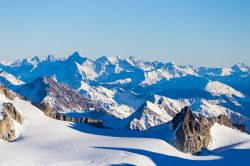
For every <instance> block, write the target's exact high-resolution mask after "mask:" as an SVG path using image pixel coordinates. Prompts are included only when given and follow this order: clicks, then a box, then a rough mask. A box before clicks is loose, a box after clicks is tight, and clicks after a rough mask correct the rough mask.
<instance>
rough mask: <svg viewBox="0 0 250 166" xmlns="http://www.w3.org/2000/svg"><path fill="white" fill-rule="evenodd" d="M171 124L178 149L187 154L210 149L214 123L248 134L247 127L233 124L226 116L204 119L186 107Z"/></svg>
mask: <svg viewBox="0 0 250 166" xmlns="http://www.w3.org/2000/svg"><path fill="white" fill-rule="evenodd" d="M171 123H172V127H173V130H174V131H175V144H176V147H177V148H178V149H179V150H180V151H183V152H185V153H197V152H200V151H201V150H202V149H203V148H208V145H209V143H210V141H211V135H210V128H211V127H212V126H213V125H214V123H219V124H221V125H224V126H227V127H230V128H235V129H238V130H240V131H242V132H245V133H247V129H246V128H245V126H243V125H240V124H234V123H232V122H231V120H230V119H229V118H228V117H227V116H225V115H220V116H218V117H212V118H211V117H204V116H202V115H201V114H196V113H194V112H192V110H191V109H190V108H189V107H184V108H183V109H182V110H181V112H179V113H178V114H177V115H176V116H175V117H174V118H173V120H172V121H171Z"/></svg>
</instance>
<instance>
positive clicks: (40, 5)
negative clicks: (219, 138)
mask: <svg viewBox="0 0 250 166" xmlns="http://www.w3.org/2000/svg"><path fill="white" fill-rule="evenodd" d="M73 51H79V52H80V53H81V54H82V55H84V56H86V57H89V58H92V59H95V58H97V57H100V56H103V55H110V54H113V53H115V54H117V55H119V56H121V57H129V56H134V57H135V58H137V59H143V60H149V61H154V60H158V61H164V62H169V61H172V62H174V63H176V64H183V65H185V64H191V65H196V66H230V65H232V64H235V63H238V62H244V63H246V64H247V65H250V0H0V60H14V59H17V58H26V57H33V56H46V55H47V54H54V55H55V56H58V57H65V56H67V55H69V54H71V53H72V52H73Z"/></svg>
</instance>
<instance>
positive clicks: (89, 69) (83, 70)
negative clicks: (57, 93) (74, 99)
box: [76, 60, 98, 80]
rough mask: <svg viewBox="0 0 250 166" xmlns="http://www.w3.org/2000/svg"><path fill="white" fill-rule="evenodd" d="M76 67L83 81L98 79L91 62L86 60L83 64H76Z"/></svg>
mask: <svg viewBox="0 0 250 166" xmlns="http://www.w3.org/2000/svg"><path fill="white" fill-rule="evenodd" d="M76 65H77V68H78V71H79V72H80V74H81V75H82V76H83V79H84V80H94V79H95V78H96V77H98V74H97V73H96V72H95V70H94V68H93V62H92V61H90V60H86V61H85V62H83V64H79V63H76Z"/></svg>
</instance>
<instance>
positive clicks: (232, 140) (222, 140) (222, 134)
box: [209, 123, 250, 150]
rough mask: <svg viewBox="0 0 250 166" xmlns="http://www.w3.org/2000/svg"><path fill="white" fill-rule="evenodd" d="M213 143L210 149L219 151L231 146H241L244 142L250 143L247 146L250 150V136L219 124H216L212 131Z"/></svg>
mask: <svg viewBox="0 0 250 166" xmlns="http://www.w3.org/2000/svg"><path fill="white" fill-rule="evenodd" d="M210 132H211V136H212V141H211V143H210V145H209V146H210V147H209V149H211V150H214V149H219V148H221V149H220V150H222V149H223V148H222V147H227V146H230V145H235V144H240V143H243V142H249V144H248V145H247V146H248V148H250V135H248V134H245V133H242V132H240V131H239V130H236V129H232V128H229V127H226V126H223V125H220V124H218V123H215V124H214V125H213V126H212V128H211V130H210Z"/></svg>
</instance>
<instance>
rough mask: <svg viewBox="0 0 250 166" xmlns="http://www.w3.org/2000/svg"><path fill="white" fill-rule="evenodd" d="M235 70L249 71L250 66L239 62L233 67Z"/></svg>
mask: <svg viewBox="0 0 250 166" xmlns="http://www.w3.org/2000/svg"><path fill="white" fill-rule="evenodd" d="M231 68H232V70H234V71H235V72H249V70H250V68H249V66H247V65H246V64H244V63H237V64H236V65H234V66H232V67H231Z"/></svg>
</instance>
